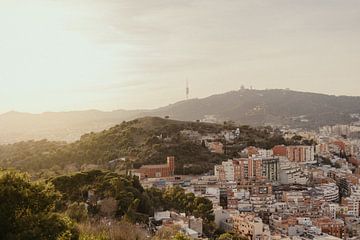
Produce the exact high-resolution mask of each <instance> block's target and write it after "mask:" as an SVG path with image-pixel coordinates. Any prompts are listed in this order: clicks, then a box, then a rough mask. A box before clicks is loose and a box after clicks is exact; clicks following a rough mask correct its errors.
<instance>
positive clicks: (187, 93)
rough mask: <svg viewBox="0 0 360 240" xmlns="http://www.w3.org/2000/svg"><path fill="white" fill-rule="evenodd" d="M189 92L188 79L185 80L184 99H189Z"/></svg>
mask: <svg viewBox="0 0 360 240" xmlns="http://www.w3.org/2000/svg"><path fill="white" fill-rule="evenodd" d="M189 93H190V88H189V82H188V80H186V100H188V99H189Z"/></svg>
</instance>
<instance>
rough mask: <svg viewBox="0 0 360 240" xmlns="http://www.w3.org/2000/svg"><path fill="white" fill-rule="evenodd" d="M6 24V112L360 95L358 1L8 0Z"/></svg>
mask: <svg viewBox="0 0 360 240" xmlns="http://www.w3.org/2000/svg"><path fill="white" fill-rule="evenodd" d="M0 29H1V38H0V84H1V87H0V113H1V112H7V111H11V110H16V111H25V112H43V111H69V110H79V109H101V110H113V109H119V108H125V109H137V108H140V109H144V108H145V109H146V108H155V107H159V106H164V105H167V104H169V103H173V102H176V101H179V100H183V99H184V98H185V83H186V79H188V80H189V83H190V97H205V96H208V95H211V94H215V93H221V92H226V91H230V90H236V89H239V88H240V86H241V85H245V86H247V87H250V86H253V87H255V88H258V89H265V88H291V89H295V90H303V91H312V92H322V93H328V94H336V95H343V94H344V95H359V90H360V89H359V88H358V87H356V85H358V82H359V74H360V68H359V59H360V45H359V42H360V2H359V1H356V0H348V1H341V0H331V1H330V0H317V1H310V0H305V1H294V0H292V1H281V0H271V1H269V0H266V1H265V0H264V1H258V0H256V1H254V0H243V1H233V0H230V1H226V2H224V1H220V0H218V1H215V0H214V1H204V0H200V1H184V0H180V1H159V0H153V1H145V0H143V1H132V0H122V1H111V0H108V1H103V0H91V1H85V0H77V1H70V0H64V1H53V0H33V1H28V0H2V1H1V2H0Z"/></svg>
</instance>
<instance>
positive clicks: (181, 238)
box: [172, 232, 190, 240]
mask: <svg viewBox="0 0 360 240" xmlns="http://www.w3.org/2000/svg"><path fill="white" fill-rule="evenodd" d="M172 240H190V238H189V237H188V236H186V235H184V234H183V233H180V232H179V233H177V234H176V235H175V236H174V237H173V238H172Z"/></svg>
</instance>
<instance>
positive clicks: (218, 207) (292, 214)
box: [134, 125, 360, 240]
mask: <svg viewBox="0 0 360 240" xmlns="http://www.w3.org/2000/svg"><path fill="white" fill-rule="evenodd" d="M358 132H359V127H358V126H348V125H336V126H331V127H330V126H326V127H323V128H321V129H320V131H319V132H318V133H316V132H306V131H296V130H284V131H283V134H284V136H285V138H298V137H300V138H302V139H303V140H307V141H308V143H312V145H297V146H284V145H280V146H275V147H274V148H272V149H261V148H256V147H252V146H249V147H246V148H245V149H244V150H242V151H241V152H240V157H239V158H233V159H229V160H227V161H223V162H222V163H221V164H219V165H216V166H215V168H214V174H212V175H208V174H206V175H201V176H191V177H184V176H181V177H180V176H175V177H172V175H173V172H174V161H176V160H175V158H174V157H168V159H167V164H165V165H145V166H142V167H141V168H140V169H139V170H135V171H134V174H135V175H137V176H139V177H140V179H142V181H141V182H142V184H143V185H144V186H146V187H159V188H166V187H169V186H181V187H182V188H184V189H185V191H187V192H191V193H194V194H195V195H196V196H202V197H206V198H208V199H209V200H211V202H212V203H213V206H214V207H213V211H214V216H215V224H216V227H218V228H220V229H222V230H223V231H226V232H232V233H235V234H238V235H240V236H243V237H244V238H245V239H249V240H255V239H358V237H360V235H359V234H360V232H359V230H360V229H359V227H360V225H359V224H360V222H359V203H360V185H359V177H360V175H359V173H358V169H357V167H358V165H359V163H360V162H359V160H358V154H359V140H357V139H351V138H347V136H350V135H351V134H356V133H358ZM181 134H182V135H183V136H186V138H188V139H189V140H190V141H192V142H193V143H194V144H201V143H204V142H205V145H206V146H207V147H208V148H209V150H210V151H212V152H216V153H219V154H223V153H224V151H226V147H227V145H231V144H232V143H233V142H234V141H235V140H236V138H237V136H238V135H239V134H240V132H239V129H234V130H233V131H224V132H222V133H221V134H218V135H201V134H199V133H198V132H195V131H189V130H183V131H182V132H181ZM219 140H225V144H223V143H224V142H223V143H222V142H221V141H219ZM180 214H181V213H180V212H178V213H177V212H171V211H165V212H156V213H155V215H154V220H155V221H157V222H159V221H160V222H161V224H160V226H161V225H169V224H175V225H176V224H180V225H181V229H182V230H183V231H184V232H185V233H186V234H187V235H188V236H190V237H191V238H192V239H198V238H199V239H202V237H203V230H202V225H201V223H202V219H196V218H194V216H187V217H183V218H181V217H180V218H179V216H180Z"/></svg>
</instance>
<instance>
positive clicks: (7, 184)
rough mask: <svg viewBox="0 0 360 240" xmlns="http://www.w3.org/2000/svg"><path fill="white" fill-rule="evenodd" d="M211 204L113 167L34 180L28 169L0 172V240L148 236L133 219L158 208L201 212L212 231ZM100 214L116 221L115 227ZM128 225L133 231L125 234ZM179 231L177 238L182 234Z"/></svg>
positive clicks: (145, 218)
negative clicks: (146, 185)
mask: <svg viewBox="0 0 360 240" xmlns="http://www.w3.org/2000/svg"><path fill="white" fill-rule="evenodd" d="M90 192H91V194H90ZM212 208H213V206H212V203H211V202H210V201H209V200H208V199H206V198H203V197H196V196H195V195H194V194H192V193H185V191H184V190H183V189H182V188H180V187H174V188H167V189H163V190H160V189H155V188H151V189H147V190H145V189H143V188H142V186H141V185H140V182H139V180H138V178H136V177H132V176H122V175H117V174H115V173H110V172H102V171H90V172H83V173H77V174H72V175H64V176H59V177H56V178H52V179H49V180H48V181H47V182H32V181H30V180H29V178H28V177H27V176H26V175H24V174H21V173H18V172H14V171H4V170H1V171H0V222H1V223H2V224H1V225H0V239H5V240H7V239H40V240H41V239H44V240H45V239H46V240H77V239H79V237H80V239H84V240H86V239H103V240H107V239H145V236H146V233H144V231H145V230H144V229H143V230H141V228H138V227H133V226H132V224H135V223H137V224H147V223H148V220H149V217H150V216H152V215H153V214H154V211H155V210H175V211H177V212H185V213H186V214H189V215H190V214H191V215H194V216H196V217H201V218H203V220H204V225H205V227H206V229H208V230H209V231H210V230H212V228H213V220H214V215H213V212H212ZM65 214H66V215H67V216H68V217H66V216H65ZM101 219H107V221H111V223H112V224H111V229H110V228H109V226H110V225H109V224H106V223H104V222H103V221H102V220H101ZM75 223H76V224H77V225H75ZM126 226H127V227H126ZM139 226H141V225H139ZM127 228H128V229H129V228H132V229H133V230H132V231H128V235H127V236H125V235H124V233H126V229H127ZM132 236H134V238H133V237H132ZM135 236H138V237H135ZM177 236H178V237H179V238H176V237H174V238H172V239H182V238H180V237H183V236H181V235H179V234H177ZM185 239H186V238H185Z"/></svg>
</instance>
